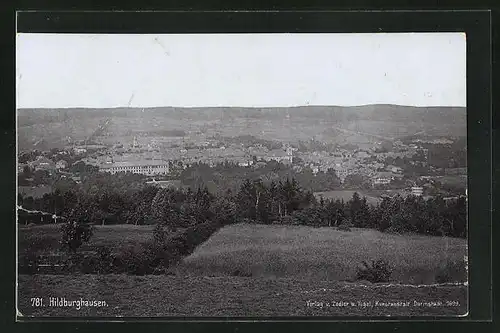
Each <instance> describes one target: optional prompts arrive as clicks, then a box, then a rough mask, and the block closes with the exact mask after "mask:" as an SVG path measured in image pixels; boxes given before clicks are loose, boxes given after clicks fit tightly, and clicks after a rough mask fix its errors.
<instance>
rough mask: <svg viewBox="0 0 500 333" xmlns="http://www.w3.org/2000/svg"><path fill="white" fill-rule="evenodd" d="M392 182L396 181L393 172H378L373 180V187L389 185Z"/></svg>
mask: <svg viewBox="0 0 500 333" xmlns="http://www.w3.org/2000/svg"><path fill="white" fill-rule="evenodd" d="M392 180H394V174H393V173H392V172H377V173H376V174H375V177H374V178H373V179H372V183H373V185H374V186H375V185H387V184H389V183H390V182H391V181H392Z"/></svg>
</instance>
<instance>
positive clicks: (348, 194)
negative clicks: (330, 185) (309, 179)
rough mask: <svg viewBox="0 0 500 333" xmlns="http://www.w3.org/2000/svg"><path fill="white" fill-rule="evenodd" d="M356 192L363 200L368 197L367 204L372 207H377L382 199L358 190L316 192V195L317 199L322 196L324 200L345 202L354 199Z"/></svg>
mask: <svg viewBox="0 0 500 333" xmlns="http://www.w3.org/2000/svg"><path fill="white" fill-rule="evenodd" d="M354 192H358V194H359V196H360V197H361V198H363V197H366V202H367V203H369V204H372V205H377V203H379V202H380V198H378V197H376V196H373V195H369V194H367V193H364V192H363V191H356V190H337V191H326V192H315V193H314V195H315V196H316V198H317V199H319V198H320V196H323V198H324V199H333V200H337V199H339V200H344V201H345V202H347V201H349V200H351V199H352V195H353V194H354Z"/></svg>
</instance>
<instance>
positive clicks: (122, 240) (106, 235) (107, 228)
mask: <svg viewBox="0 0 500 333" xmlns="http://www.w3.org/2000/svg"><path fill="white" fill-rule="evenodd" d="M60 228H61V224H45V225H38V226H19V249H20V250H21V249H23V248H24V247H25V246H26V243H27V242H29V241H30V240H31V239H32V238H34V237H36V238H43V239H44V242H46V243H47V245H46V248H47V250H56V249H58V248H59V245H58V244H59V240H60V239H61V233H60ZM153 229H154V226H136V225H130V224H120V225H104V226H96V229H95V232H94V235H93V236H92V238H91V240H90V242H89V243H87V244H84V245H83V246H82V250H92V249H94V248H96V247H99V246H109V247H111V248H114V249H116V248H119V247H125V246H127V245H134V244H137V243H145V242H147V241H149V240H151V239H152V237H153Z"/></svg>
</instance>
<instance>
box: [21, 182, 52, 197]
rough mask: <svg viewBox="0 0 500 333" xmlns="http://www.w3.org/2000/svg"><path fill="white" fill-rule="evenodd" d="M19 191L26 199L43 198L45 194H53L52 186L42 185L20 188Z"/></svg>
mask: <svg viewBox="0 0 500 333" xmlns="http://www.w3.org/2000/svg"><path fill="white" fill-rule="evenodd" d="M18 191H19V193H21V194H22V195H23V196H24V197H25V198H27V197H33V198H34V199H36V198H41V197H43V196H44V194H48V193H52V186H50V185H41V186H18Z"/></svg>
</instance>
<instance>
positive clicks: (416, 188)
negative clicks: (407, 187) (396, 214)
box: [411, 186, 424, 197]
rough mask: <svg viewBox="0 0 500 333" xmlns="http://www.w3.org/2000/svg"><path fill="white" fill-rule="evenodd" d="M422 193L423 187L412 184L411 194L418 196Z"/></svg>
mask: <svg viewBox="0 0 500 333" xmlns="http://www.w3.org/2000/svg"><path fill="white" fill-rule="evenodd" d="M423 193H424V189H423V187H419V186H413V187H412V188H411V194H412V195H415V196H418V197H420V196H422V194H423Z"/></svg>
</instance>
